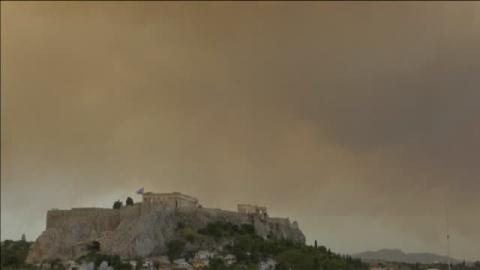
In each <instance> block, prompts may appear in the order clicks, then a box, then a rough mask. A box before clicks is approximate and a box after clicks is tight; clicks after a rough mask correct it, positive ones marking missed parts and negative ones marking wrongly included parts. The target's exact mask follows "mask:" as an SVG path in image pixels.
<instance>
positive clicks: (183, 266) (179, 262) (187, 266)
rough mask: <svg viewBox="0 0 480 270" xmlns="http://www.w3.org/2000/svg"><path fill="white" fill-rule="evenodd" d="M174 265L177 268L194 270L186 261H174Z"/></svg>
mask: <svg viewBox="0 0 480 270" xmlns="http://www.w3.org/2000/svg"><path fill="white" fill-rule="evenodd" d="M173 263H174V264H175V265H176V266H177V267H182V268H188V269H192V266H191V265H190V264H189V263H188V262H187V261H186V260H185V259H178V260H174V261H173Z"/></svg>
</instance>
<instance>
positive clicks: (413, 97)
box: [1, 2, 480, 260]
mask: <svg viewBox="0 0 480 270" xmlns="http://www.w3.org/2000/svg"><path fill="white" fill-rule="evenodd" d="M478 27H480V5H479V4H478V3H436V4H435V5H432V4H429V3H411V2H409V3H340V2H339V3H287V2H282V3H253V2H250V3H173V2H172V3H166V2H165V3H162V2H144V3H133V2H121V3H120V2H118V3H112V2H108V3H107V2H88V3H80V2H52V3H21V2H16V3H13V2H8V3H2V29H1V30H2V51H1V53H2V63H1V65H2V74H1V75H2V82H1V84H2V85H1V86H2V104H1V105H2V108H1V109H2V119H1V120H2V138H1V140H2V141H1V144H2V150H1V151H2V152H1V154H2V168H1V174H2V186H1V188H2V200H1V208H2V209H1V210H2V211H1V213H2V214H1V215H2V224H1V225H2V232H1V234H2V235H1V236H2V239H6V238H18V237H19V236H20V234H21V233H27V237H28V238H30V239H33V238H34V237H36V236H37V235H39V233H40V232H41V231H42V230H43V229H44V226H45V212H46V211H47V210H48V209H50V208H53V207H56V208H70V207H77V206H102V207H110V206H111V204H112V202H113V201H114V200H116V199H118V198H126V196H132V195H134V191H135V190H136V189H137V188H139V187H141V186H145V188H146V189H147V190H153V191H181V192H184V193H187V194H192V195H195V196H197V197H198V198H199V199H200V200H201V201H202V203H203V204H204V205H205V206H211V207H221V208H227V209H234V208H235V205H236V203H243V202H253V203H258V204H264V205H267V206H268V207H269V209H270V212H271V215H278V216H288V217H290V218H291V219H292V220H298V221H299V224H300V226H301V228H302V229H303V230H304V232H305V233H306V235H307V239H308V241H310V242H311V241H313V240H315V239H317V240H318V241H319V242H320V243H322V244H324V245H327V246H329V247H331V248H332V249H333V250H336V251H339V252H359V251H363V250H367V249H379V248H383V247H391V248H397V247H398V248H402V249H404V250H405V251H432V252H437V253H445V250H446V246H445V245H446V244H445V239H444V234H445V212H444V211H445V210H444V207H445V206H448V207H449V209H450V212H451V216H452V217H451V220H452V221H451V223H452V224H451V229H452V232H451V235H452V255H453V256H455V257H457V258H465V259H470V260H474V259H477V260H478V259H480V258H479V257H478V252H477V251H478V250H479V248H480V247H479V244H478V243H480V230H478V228H480V210H479V209H480V199H479V196H478V192H479V191H480V182H479V181H478V178H479V175H480V171H479V170H480V169H479V166H478V163H479V160H480V143H479V141H478V138H479V137H480V128H479V125H478V122H479V120H480V92H479V91H478V90H477V89H479V87H480V78H479V77H478V71H479V70H480V54H479V51H478V48H479V46H480V36H479V35H478V34H477V32H478V31H477V30H478ZM135 199H136V200H139V199H140V198H139V197H135Z"/></svg>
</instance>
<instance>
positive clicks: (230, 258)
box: [223, 254, 237, 265]
mask: <svg viewBox="0 0 480 270" xmlns="http://www.w3.org/2000/svg"><path fill="white" fill-rule="evenodd" d="M223 260H224V261H225V263H227V265H231V264H234V263H236V262H237V257H236V256H235V255H233V254H227V255H226V256H225V257H223Z"/></svg>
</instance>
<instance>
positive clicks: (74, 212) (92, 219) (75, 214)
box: [47, 208, 120, 232]
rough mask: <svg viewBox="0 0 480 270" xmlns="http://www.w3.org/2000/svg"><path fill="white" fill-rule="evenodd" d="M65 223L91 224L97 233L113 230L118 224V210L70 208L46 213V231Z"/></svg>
mask: <svg viewBox="0 0 480 270" xmlns="http://www.w3.org/2000/svg"><path fill="white" fill-rule="evenodd" d="M65 222H86V223H90V224H93V226H94V228H95V230H96V231H97V232H102V231H105V230H113V229H115V228H116V227H117V226H118V225H119V224H120V210H118V209H108V208H72V209H71V210H50V211H48V212H47V229H49V228H55V227H59V226H60V225H62V224H64V223H65Z"/></svg>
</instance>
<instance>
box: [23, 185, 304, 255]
mask: <svg viewBox="0 0 480 270" xmlns="http://www.w3.org/2000/svg"><path fill="white" fill-rule="evenodd" d="M237 207H238V208H237V211H228V210H222V209H218V208H205V207H202V206H201V205H200V204H199V201H198V199H196V198H194V197H192V196H188V195H185V194H181V193H179V192H172V193H153V192H147V193H144V194H143V198H142V201H141V202H137V203H135V204H133V205H125V206H123V207H121V208H120V209H112V208H94V207H92V208H72V209H71V210H58V209H52V210H49V211H48V212H47V222H46V223H47V224H46V230H45V231H44V232H43V233H42V234H41V235H40V236H39V237H38V238H37V240H36V242H35V243H34V244H33V245H32V248H31V249H30V252H29V254H28V257H27V262H28V263H38V262H42V261H44V260H46V259H49V258H61V259H64V260H71V259H75V258H78V257H79V256H81V255H84V254H86V252H87V251H86V248H87V243H91V242H92V241H97V242H98V243H99V244H100V249H101V250H100V251H101V252H102V253H105V254H117V255H119V256H120V257H121V258H122V259H128V258H137V257H146V256H151V255H155V254H161V253H162V252H165V251H166V243H167V242H168V241H170V240H172V239H175V237H176V236H175V230H176V228H177V225H178V224H179V223H183V224H185V226H188V227H190V228H192V229H194V230H199V229H201V228H205V227H207V225H208V224H210V223H211V222H217V221H223V222H232V223H234V224H238V225H240V224H247V223H248V224H251V225H253V226H254V228H255V233H257V234H258V235H259V236H260V237H263V238H264V239H266V238H267V237H273V238H276V239H291V240H293V241H298V242H303V243H305V236H304V235H303V233H302V232H301V231H300V229H299V228H298V224H297V222H295V221H294V222H290V220H289V219H288V218H280V217H278V218H277V217H269V216H268V214H267V208H266V207H263V206H258V205H251V204H239V205H238V206H237Z"/></svg>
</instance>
